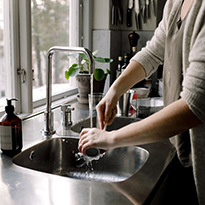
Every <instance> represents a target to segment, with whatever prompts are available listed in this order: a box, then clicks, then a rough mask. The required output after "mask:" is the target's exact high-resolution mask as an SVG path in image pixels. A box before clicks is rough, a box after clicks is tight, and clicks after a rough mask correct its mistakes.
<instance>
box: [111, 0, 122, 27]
mask: <svg viewBox="0 0 205 205" xmlns="http://www.w3.org/2000/svg"><path fill="white" fill-rule="evenodd" d="M118 22H119V23H120V24H122V23H123V13H122V8H121V2H120V0H112V25H113V26H117V23H118Z"/></svg>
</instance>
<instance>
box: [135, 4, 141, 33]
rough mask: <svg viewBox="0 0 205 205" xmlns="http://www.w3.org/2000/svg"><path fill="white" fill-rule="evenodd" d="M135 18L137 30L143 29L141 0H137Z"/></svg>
mask: <svg viewBox="0 0 205 205" xmlns="http://www.w3.org/2000/svg"><path fill="white" fill-rule="evenodd" d="M135 20H136V27H137V30H140V29H141V17H140V0H135Z"/></svg>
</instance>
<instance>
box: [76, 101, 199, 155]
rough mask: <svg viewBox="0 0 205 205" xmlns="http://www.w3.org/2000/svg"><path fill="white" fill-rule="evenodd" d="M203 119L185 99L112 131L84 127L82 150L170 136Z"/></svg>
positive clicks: (80, 142) (110, 147)
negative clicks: (198, 116) (200, 118)
mask: <svg viewBox="0 0 205 205" xmlns="http://www.w3.org/2000/svg"><path fill="white" fill-rule="evenodd" d="M201 123H202V122H201V121H200V120H199V119H198V118H197V117H196V116H195V115H194V114H193V112H192V111H191V110H190V109H189V107H188V105H187V104H186V102H185V101H184V100H183V99H180V100H178V101H176V102H174V103H172V104H170V105H169V106H167V107H165V108H164V109H162V110H160V111H159V112H157V113H155V114H153V115H151V116H150V117H147V118H145V119H144V120H141V121H139V122H136V123H132V124H130V125H128V126H126V127H123V128H121V129H119V130H115V131H112V132H106V131H102V130H99V129H96V128H93V129H83V131H82V133H81V134H80V140H79V150H80V151H81V152H83V153H85V150H86V149H88V148H90V147H98V148H102V149H113V148H116V147H123V146H130V145H141V144H146V143H151V142H157V141H160V140H164V139H167V138H169V137H172V136H174V135H176V134H179V133H182V132H184V131H186V130H188V129H190V128H192V127H195V126H198V125H200V124H201Z"/></svg>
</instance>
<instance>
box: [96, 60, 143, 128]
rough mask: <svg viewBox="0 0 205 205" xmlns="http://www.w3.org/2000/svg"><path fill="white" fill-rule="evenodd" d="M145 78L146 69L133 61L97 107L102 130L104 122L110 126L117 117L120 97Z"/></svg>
mask: <svg viewBox="0 0 205 205" xmlns="http://www.w3.org/2000/svg"><path fill="white" fill-rule="evenodd" d="M144 78H145V71H144V68H143V67H142V66H141V65H140V64H139V63H138V62H137V61H132V62H131V63H130V64H129V65H128V67H127V68H126V69H125V71H124V72H123V73H122V74H121V75H120V77H119V78H118V79H117V80H116V81H115V82H114V83H113V84H112V86H111V87H110V89H109V90H108V92H107V94H106V96H105V97H104V98H103V99H102V100H101V102H100V103H99V104H98V106H97V107H96V110H97V113H98V120H99V122H100V126H101V128H102V129H103V126H104V122H105V123H108V124H110V123H111V122H112V120H113V118H114V117H115V114H116V112H117V109H116V104H117V101H118V100H119V98H120V96H121V95H122V94H124V93H125V92H126V91H127V90H128V89H129V88H130V87H132V86H133V85H134V84H135V83H136V82H139V81H141V80H142V79H144Z"/></svg>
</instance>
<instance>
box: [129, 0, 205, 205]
mask: <svg viewBox="0 0 205 205" xmlns="http://www.w3.org/2000/svg"><path fill="white" fill-rule="evenodd" d="M181 3H182V0H168V1H167V2H166V5H165V8H164V15H163V19H162V21H161V22H160V24H159V26H158V28H157V29H156V31H155V33H154V36H153V38H152V39H151V41H149V42H148V43H147V45H146V47H145V48H143V49H142V51H140V52H138V53H137V54H136V55H135V56H134V57H133V58H132V59H131V60H136V61H138V62H139V63H140V64H141V65H142V66H143V67H144V68H145V71H146V74H147V76H150V75H151V74H152V73H154V72H155V71H156V70H157V68H158V66H159V65H160V64H163V59H164V48H165V38H166V34H167V33H168V29H169V26H170V23H171V22H172V20H173V17H174V14H175V12H176V10H177V8H178V7H179V6H180V5H181ZM186 18H187V19H186V24H185V28H184V35H183V45H182V56H183V76H184V80H183V84H182V85H183V90H182V92H181V97H182V98H183V99H184V100H185V101H186V103H187V104H188V106H189V108H190V109H191V110H192V111H193V113H194V114H195V115H196V116H197V117H198V118H199V119H200V120H201V121H202V122H203V125H200V126H198V127H195V128H193V129H190V136H191V146H192V164H193V169H194V178H195V183H196V187H197V193H198V198H199V202H200V204H203V205H204V204H205V1H204V0H195V2H194V4H193V6H192V8H191V10H190V11H189V13H188V15H187V17H186Z"/></svg>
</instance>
